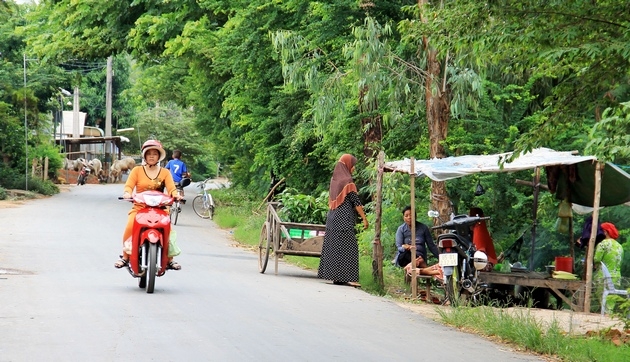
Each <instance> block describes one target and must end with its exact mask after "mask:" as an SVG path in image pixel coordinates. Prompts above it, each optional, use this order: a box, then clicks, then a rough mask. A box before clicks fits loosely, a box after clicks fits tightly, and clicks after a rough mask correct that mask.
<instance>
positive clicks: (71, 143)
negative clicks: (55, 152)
mask: <svg viewBox="0 0 630 362" xmlns="http://www.w3.org/2000/svg"><path fill="white" fill-rule="evenodd" d="M86 116H87V113H85V112H79V128H78V130H79V137H78V138H77V137H73V134H74V112H73V111H63V118H62V120H61V123H60V124H59V125H58V126H57V128H56V129H55V142H56V143H57V144H59V145H60V146H62V148H63V152H64V153H66V155H67V157H68V158H69V159H76V158H78V157H83V158H85V159H87V160H91V159H93V158H99V159H101V160H102V161H105V162H108V161H110V160H106V157H105V154H106V153H108V154H112V155H114V156H113V157H114V158H118V159H120V158H121V155H122V153H121V150H120V148H121V142H129V139H128V138H126V137H121V136H112V137H105V132H104V131H103V130H102V129H100V128H98V127H90V126H86V125H85V118H86ZM106 144H109V149H106V148H105V147H106Z"/></svg>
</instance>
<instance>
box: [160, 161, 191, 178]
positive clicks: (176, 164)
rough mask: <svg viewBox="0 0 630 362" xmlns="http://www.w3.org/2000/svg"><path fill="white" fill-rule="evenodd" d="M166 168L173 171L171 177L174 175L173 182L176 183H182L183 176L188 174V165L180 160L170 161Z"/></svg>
mask: <svg viewBox="0 0 630 362" xmlns="http://www.w3.org/2000/svg"><path fill="white" fill-rule="evenodd" d="M164 168H165V169H167V170H170V171H171V175H173V181H175V182H181V180H182V175H183V174H184V173H186V172H188V169H187V168H186V164H185V163H184V161H182V160H180V159H179V158H174V159H172V160H170V161H168V163H167V164H166V166H164Z"/></svg>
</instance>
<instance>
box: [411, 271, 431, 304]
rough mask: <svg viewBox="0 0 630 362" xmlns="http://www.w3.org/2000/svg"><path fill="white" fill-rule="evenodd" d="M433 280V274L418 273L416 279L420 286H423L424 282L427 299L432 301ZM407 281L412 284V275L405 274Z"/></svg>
mask: <svg viewBox="0 0 630 362" xmlns="http://www.w3.org/2000/svg"><path fill="white" fill-rule="evenodd" d="M432 280H433V276H432V275H420V274H418V275H417V276H416V281H417V282H418V286H419V287H421V286H422V283H424V290H425V292H426V301H427V302H430V301H431V297H432V294H431V285H432V283H431V281H432ZM405 283H407V284H411V276H409V275H407V274H405Z"/></svg>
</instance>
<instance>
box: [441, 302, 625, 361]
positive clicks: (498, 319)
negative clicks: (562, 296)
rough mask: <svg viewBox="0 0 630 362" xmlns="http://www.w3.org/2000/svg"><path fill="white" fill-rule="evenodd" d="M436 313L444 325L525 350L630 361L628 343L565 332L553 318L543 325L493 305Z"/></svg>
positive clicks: (572, 358) (572, 357)
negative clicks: (616, 342) (619, 343)
mask: <svg viewBox="0 0 630 362" xmlns="http://www.w3.org/2000/svg"><path fill="white" fill-rule="evenodd" d="M438 313H439V314H440V317H441V318H442V320H443V321H444V322H445V323H446V324H449V325H452V326H455V327H458V328H461V329H463V330H466V331H470V332H473V333H476V334H482V335H485V336H488V337H492V338H497V339H499V340H500V341H502V342H507V343H510V344H513V345H515V346H518V347H519V348H521V349H522V350H525V351H529V352H536V353H540V354H543V355H555V356H557V357H558V358H560V359H562V360H564V361H572V362H582V361H583V362H590V361H600V362H607V361H610V362H616V361H628V360H630V346H628V345H622V346H615V345H614V344H613V343H612V342H610V341H609V340H607V339H606V338H604V337H603V334H601V335H600V334H597V335H593V336H575V335H567V334H565V333H564V332H563V331H562V330H561V328H560V327H559V326H558V323H557V322H556V321H552V322H551V323H550V324H549V325H545V324H543V323H541V322H540V321H538V320H536V319H535V318H534V317H533V316H532V315H530V314H528V313H526V312H521V313H518V312H517V313H507V312H505V311H504V310H502V309H500V308H492V307H475V308H469V307H458V308H449V309H445V310H438ZM604 334H605V332H604Z"/></svg>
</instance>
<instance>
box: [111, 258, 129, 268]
mask: <svg viewBox="0 0 630 362" xmlns="http://www.w3.org/2000/svg"><path fill="white" fill-rule="evenodd" d="M127 265H129V260H125V259H123V258H122V256H121V257H120V259H118V260H116V262H115V263H114V268H116V269H120V268H122V267H125V266H127Z"/></svg>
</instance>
